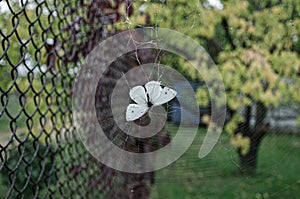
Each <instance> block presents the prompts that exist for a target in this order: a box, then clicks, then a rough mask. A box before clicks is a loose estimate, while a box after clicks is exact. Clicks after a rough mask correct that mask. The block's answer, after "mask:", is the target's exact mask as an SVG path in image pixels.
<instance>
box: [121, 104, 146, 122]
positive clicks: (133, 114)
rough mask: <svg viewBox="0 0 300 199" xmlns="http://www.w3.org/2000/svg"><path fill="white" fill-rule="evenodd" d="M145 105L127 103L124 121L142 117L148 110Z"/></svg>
mask: <svg viewBox="0 0 300 199" xmlns="http://www.w3.org/2000/svg"><path fill="white" fill-rule="evenodd" d="M148 109H149V108H148V106H147V105H140V104H129V105H128V106H127V110H126V121H127V122H129V121H134V120H136V119H139V118H140V117H142V116H143V115H144V114H145V113H147V111H148Z"/></svg>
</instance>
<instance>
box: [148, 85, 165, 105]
mask: <svg viewBox="0 0 300 199" xmlns="http://www.w3.org/2000/svg"><path fill="white" fill-rule="evenodd" d="M145 88H146V91H147V94H148V95H149V102H151V103H152V104H154V103H153V102H155V101H157V99H158V98H159V97H160V94H161V91H162V88H161V86H160V82H158V81H150V82H148V83H147V84H146V85H145Z"/></svg>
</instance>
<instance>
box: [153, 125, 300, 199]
mask: <svg viewBox="0 0 300 199" xmlns="http://www.w3.org/2000/svg"><path fill="white" fill-rule="evenodd" d="M175 128H176V127H174V126H170V127H169V129H170V130H171V131H172V132H175ZM204 135H205V129H200V130H199V133H198V135H197V137H196V139H195V141H194V143H193V144H192V146H191V147H190V148H189V149H188V150H187V151H186V153H185V154H184V155H183V156H182V157H181V158H180V159H179V160H177V161H176V162H175V163H173V164H172V165H170V166H168V167H166V168H164V169H162V170H159V171H157V172H156V182H155V185H154V186H153V187H152V197H151V198H152V199H157V198H159V199H161V198H167V199H169V198H170V199H177V198H178V199H190V198H206V199H207V198H258V199H260V198H299V193H300V172H299V169H300V136H297V135H286V134H268V135H267V136H266V137H265V138H264V140H263V143H262V145H261V148H260V151H259V157H258V169H257V174H256V175H254V176H241V175H240V174H239V172H238V158H237V154H236V152H235V150H234V149H233V148H232V147H231V146H230V145H229V142H228V136H227V135H226V134H223V135H222V136H221V139H220V140H219V142H218V144H217V145H216V146H215V148H214V149H213V151H212V152H211V153H210V154H209V155H208V156H206V157H205V158H204V159H199V158H198V152H199V148H200V143H201V142H202V138H203V136H204Z"/></svg>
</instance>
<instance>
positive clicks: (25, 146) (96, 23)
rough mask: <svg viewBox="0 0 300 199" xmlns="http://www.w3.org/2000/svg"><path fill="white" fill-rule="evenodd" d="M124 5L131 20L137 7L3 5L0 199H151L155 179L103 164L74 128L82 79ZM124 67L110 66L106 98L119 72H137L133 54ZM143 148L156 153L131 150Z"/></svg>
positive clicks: (26, 1)
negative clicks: (76, 84)
mask: <svg viewBox="0 0 300 199" xmlns="http://www.w3.org/2000/svg"><path fill="white" fill-rule="evenodd" d="M121 4H124V5H125V13H126V14H125V15H126V17H127V16H130V15H131V14H132V12H133V10H132V9H133V8H132V6H131V1H124V2H123V1H119V0H116V1H104V0H93V1H83V0H80V1H74V0H63V1H57V0H42V1H37V0H21V1H17V0H12V1H0V13H1V14H0V40H1V47H0V67H1V72H0V80H1V81H0V100H1V103H0V132H1V133H0V138H1V140H0V198H147V197H148V195H149V191H150V188H149V184H150V183H151V182H153V180H154V179H153V173H148V174H147V173H146V174H130V173H122V172H118V171H115V170H113V169H111V168H108V167H106V166H105V165H102V164H101V163H99V162H98V161H97V160H95V159H94V158H93V157H92V156H91V155H90V154H89V153H88V151H86V150H85V148H84V146H83V145H82V143H81V141H80V139H79V137H78V136H77V134H76V132H75V130H76V129H75V127H74V124H73V121H72V85H73V81H74V79H75V76H76V73H77V71H78V70H79V67H80V65H81V64H82V62H83V59H84V58H85V56H86V55H87V54H88V53H89V52H90V51H91V50H92V49H93V47H95V45H97V42H95V41H98V42H101V41H103V40H104V39H106V38H107V37H108V36H110V35H113V34H115V33H117V32H118V29H117V28H116V27H115V26H114V23H115V22H116V21H118V20H122V17H123V18H124V16H123V15H124V14H121V11H119V10H120V8H121ZM119 62H121V64H117V63H113V64H112V65H111V66H110V70H111V72H109V71H108V73H107V79H108V80H109V81H106V80H105V79H104V80H103V82H100V83H99V84H101V83H103V85H104V84H105V85H104V86H103V87H105V88H106V89H107V91H110V90H111V88H113V86H114V84H115V82H116V81H115V80H116V78H118V76H116V75H114V72H113V71H115V70H117V71H124V72H126V70H128V69H129V68H131V67H134V66H135V65H137V62H136V60H135V57H134V56H132V55H128V57H127V58H126V57H125V58H124V57H123V58H121V59H120V60H119ZM122 63H123V64H122ZM124 63H126V65H124ZM121 66H122V67H121ZM124 66H125V67H124ZM101 99H102V98H101V96H100V101H101ZM105 100H107V99H105ZM105 100H104V101H103V103H108V102H109V100H108V101H105ZM106 113H107V112H106ZM100 118H101V113H100ZM112 127H113V125H112V126H110V127H109V128H108V129H106V133H107V134H108V136H109V135H110V133H111V131H112V130H114V131H115V128H112ZM113 133H115V132H113ZM120 139H121V138H120ZM159 139H161V140H159V141H158V142H156V143H155V146H154V145H153V147H157V146H158V145H157V143H159V142H162V140H165V142H168V133H165V134H164V136H161V137H160V138H159ZM144 142H147V143H148V145H147V146H148V147H149V146H151V145H150V144H149V140H142V141H140V140H137V139H134V138H132V139H131V141H130V142H129V144H128V148H127V150H129V151H134V150H136V149H135V148H137V147H138V148H140V149H141V148H143V143H144ZM130 143H131V144H130ZM145 146H146V145H145ZM153 147H152V149H151V150H153ZM146 150H147V149H144V150H143V151H146Z"/></svg>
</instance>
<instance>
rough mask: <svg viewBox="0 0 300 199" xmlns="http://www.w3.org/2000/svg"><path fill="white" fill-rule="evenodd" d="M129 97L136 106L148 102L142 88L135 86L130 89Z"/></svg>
mask: <svg viewBox="0 0 300 199" xmlns="http://www.w3.org/2000/svg"><path fill="white" fill-rule="evenodd" d="M129 96H130V98H131V99H132V100H133V101H134V102H135V103H137V104H141V105H146V104H147V102H148V99H147V94H146V91H145V89H144V87H142V86H135V87H133V88H132V89H130V91H129Z"/></svg>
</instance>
